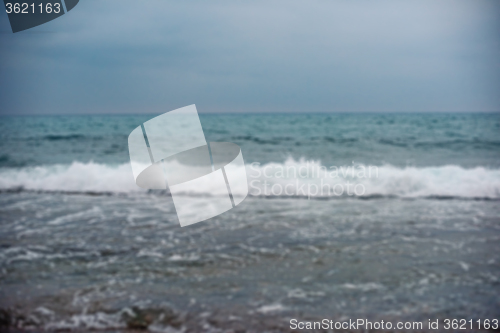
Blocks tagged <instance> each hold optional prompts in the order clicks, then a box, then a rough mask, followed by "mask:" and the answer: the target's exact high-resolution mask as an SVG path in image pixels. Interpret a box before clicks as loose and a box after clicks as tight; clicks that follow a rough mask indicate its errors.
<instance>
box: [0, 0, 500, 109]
mask: <svg viewBox="0 0 500 333" xmlns="http://www.w3.org/2000/svg"><path fill="white" fill-rule="evenodd" d="M498 9H500V5H498V4H497V3H496V2H493V1H474V2H452V1H440V2H435V1H409V2H399V1H378V2H371V1H358V2H351V1H307V2H305V1H297V0H291V1H260V0H258V1H218V0H215V1H189V2H175V1H163V0H148V1H131V0H86V1H80V3H79V5H78V6H77V7H75V9H74V10H72V11H71V12H70V13H68V14H67V15H64V16H63V17H61V18H59V19H57V20H54V21H52V22H50V23H47V24H45V25H42V26H40V27H37V28H34V29H31V30H28V31H25V32H20V33H17V34H12V33H9V32H8V31H9V29H10V28H9V27H8V22H7V16H6V15H5V14H1V15H0V30H1V31H3V33H1V34H0V50H1V51H0V60H1V62H0V73H1V74H2V75H1V76H0V101H1V102H0V113H4V114H6V113H9V114H18V113H102V112H105V113H124V112H125V113H140V112H157V113H159V112H165V111H167V110H171V109H174V108H177V107H181V106H184V105H189V104H193V103H196V104H197V105H198V109H199V110H200V111H201V112H203V111H210V112H253V111H257V112H282V111H290V112H309V111H317V112H323V111H326V112H328V111H499V110H500V96H499V95H498V93H497V92H498V91H499V88H500V64H499V59H500V45H499V40H500V39H499V38H498V37H499V33H498V31H500V29H499V28H500V26H499V16H500V11H499V10H498Z"/></svg>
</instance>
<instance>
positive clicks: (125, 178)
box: [0, 158, 500, 199]
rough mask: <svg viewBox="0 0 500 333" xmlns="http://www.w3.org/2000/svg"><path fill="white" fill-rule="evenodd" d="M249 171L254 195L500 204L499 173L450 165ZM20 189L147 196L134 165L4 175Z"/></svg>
mask: <svg viewBox="0 0 500 333" xmlns="http://www.w3.org/2000/svg"><path fill="white" fill-rule="evenodd" d="M246 168H247V175H248V179H247V180H248V183H249V191H250V195H266V196H278V197H291V196H308V197H325V196H338V194H339V193H340V186H343V187H344V193H343V195H348V193H347V183H349V184H351V194H353V195H360V196H372V195H383V196H396V197H405V198H416V197H429V196H443V197H461V198H490V199H499V198H500V170H499V169H489V168H485V167H475V168H464V167H461V166H457V165H446V166H436V167H404V168H401V167H395V166H392V165H383V166H377V167H372V168H371V169H370V167H369V166H364V165H357V166H352V165H351V166H338V167H337V169H336V171H335V169H332V168H331V167H326V166H322V165H321V163H320V162H319V161H307V160H304V159H300V160H294V159H292V158H289V159H287V160H286V161H285V162H284V163H269V164H262V165H256V164H253V165H247V166H246ZM327 185H328V186H330V188H331V189H332V190H333V189H334V190H335V194H334V192H333V191H331V192H329V191H328V189H327V188H326V186H327ZM354 185H359V186H358V187H357V189H358V191H357V193H355V192H354ZM322 186H323V191H321V188H322ZM335 186H337V187H336V188H335ZM16 188H22V189H25V190H34V191H62V192H96V193H105V192H113V193H141V192H144V191H145V190H143V189H141V188H139V187H138V186H137V185H136V184H135V183H134V178H133V176H132V170H131V167H130V164H129V163H125V164H121V165H106V164H98V163H93V162H90V163H81V162H73V163H72V164H71V165H52V166H37V167H27V168H3V169H0V190H8V189H16ZM280 188H281V190H280ZM285 189H286V190H287V192H285ZM361 189H363V191H362V192H363V193H362V194H361V191H360V190H361ZM189 194H191V195H193V194H194V195H196V194H199V195H218V194H219V193H217V192H216V191H214V189H212V188H210V187H209V184H206V185H205V186H204V185H203V184H201V185H200V187H199V188H197V189H196V193H189Z"/></svg>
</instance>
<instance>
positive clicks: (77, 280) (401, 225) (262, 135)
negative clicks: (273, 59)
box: [0, 113, 500, 332]
mask: <svg viewBox="0 0 500 333" xmlns="http://www.w3.org/2000/svg"><path fill="white" fill-rule="evenodd" d="M154 116H155V115H152V114H143V115H68V116H12V117H8V116H3V117H1V118H0V330H2V331H11V332H18V331H37V332H38V331H60V330H64V331H67V330H69V331H78V332H86V331H103V332H128V331H150V332H291V331H298V330H294V328H293V327H292V325H291V322H290V321H291V320H296V322H315V321H321V320H323V319H328V320H332V321H334V322H346V321H347V322H348V321H349V320H357V319H364V320H366V321H372V322H381V321H382V320H383V321H385V322H391V323H397V322H406V321H410V322H422V323H423V328H422V329H421V330H418V331H432V332H437V331H440V330H442V331H446V332H449V330H445V326H444V324H445V321H446V320H447V319H457V320H466V321H467V322H469V320H473V322H474V323H476V322H477V320H482V321H483V322H484V320H491V321H493V320H494V319H497V320H498V319H500V115H499V114H495V113H415V114H408V113H356V114H347V113H346V114H344V113H333V114H314V113H302V114H285V113H283V114H200V119H201V124H202V127H203V130H204V133H205V137H206V139H207V141H209V142H233V143H236V144H237V145H239V146H240V148H241V151H242V155H243V158H244V160H245V164H246V173H247V181H248V186H249V194H248V196H247V198H246V199H245V200H244V201H243V202H242V203H240V204H239V205H238V206H237V207H235V208H233V209H231V210H229V211H227V212H225V213H223V214H221V215H219V216H216V217H213V218H211V219H209V220H206V221H203V222H200V223H197V224H194V225H190V226H186V227H180V225H179V221H178V218H177V214H176V210H175V206H174V204H173V200H172V197H171V195H170V192H169V190H168V188H166V189H164V190H144V189H141V188H139V187H138V186H137V185H136V184H135V182H134V178H133V175H132V171H131V167H130V161H129V154H128V146H127V138H128V135H129V134H130V132H131V131H132V130H133V129H134V128H136V127H137V126H139V125H140V124H141V123H143V122H145V121H147V120H149V119H151V118H152V117H154ZM200 191H201V192H203V193H202V194H204V195H208V196H209V195H211V193H210V189H200ZM429 320H431V321H433V322H434V321H436V320H438V321H439V325H440V326H439V329H438V330H431V329H430V328H429V327H428V326H427V325H428V322H429ZM492 323H493V322H492ZM474 325H476V324H474ZM329 329H330V328H329ZM329 329H324V328H316V329H311V330H309V331H318V332H319V331H322V332H323V331H325V332H327V331H328V330H329ZM482 329H484V327H481V328H479V327H476V326H474V328H473V329H472V330H478V331H481V330H482ZM472 330H470V329H469V330H468V331H472ZM330 331H333V330H331V329H330ZM337 331H342V329H340V330H337ZM345 331H348V329H346V330H345ZM349 331H360V332H361V331H369V330H367V329H366V328H359V327H358V328H357V330H352V329H351V330H349ZM385 331H395V329H387V330H385ZM407 331H411V330H407Z"/></svg>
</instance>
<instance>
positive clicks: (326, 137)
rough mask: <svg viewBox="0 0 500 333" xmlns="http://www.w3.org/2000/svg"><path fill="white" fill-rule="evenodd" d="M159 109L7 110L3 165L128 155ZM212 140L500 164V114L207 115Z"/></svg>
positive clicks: (415, 161) (292, 150) (270, 153)
mask: <svg viewBox="0 0 500 333" xmlns="http://www.w3.org/2000/svg"><path fill="white" fill-rule="evenodd" d="M152 117H153V116H152V115H145V116H45V117H44V116H40V117H3V118H1V120H2V121H1V124H0V133H1V134H0V135H1V136H0V137H1V142H0V152H1V155H0V167H22V166H33V165H51V164H69V163H71V162H73V161H79V162H89V161H94V162H96V163H104V164H120V163H126V162H128V149H127V137H128V134H129V133H130V132H131V131H132V130H133V129H134V128H135V127H137V124H140V123H142V122H144V121H146V120H148V119H150V118H152ZM200 117H201V122H202V126H203V129H204V131H205V136H206V138H207V140H208V141H229V142H234V143H237V144H238V145H240V146H241V147H242V149H243V152H244V154H245V159H246V160H247V161H248V162H255V161H257V162H260V163H267V162H283V161H284V160H286V158H287V157H290V156H291V157H293V158H295V159H299V158H301V157H302V158H305V159H311V160H321V161H322V163H324V164H325V165H334V164H335V165H344V164H351V162H352V161H355V162H357V163H364V164H374V165H382V164H391V165H394V166H407V165H414V166H441V165H449V164H453V165H459V166H463V167H475V166H483V167H489V168H497V167H499V166H500V116H499V115H498V114H409V115H408V114H354V115H352V114H312V115H305V114H297V115H295V114H274V115H268V114H264V115H261V114H257V115H249V114H244V115H237V114H234V115H217V114H214V115H201V116H200Z"/></svg>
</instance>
